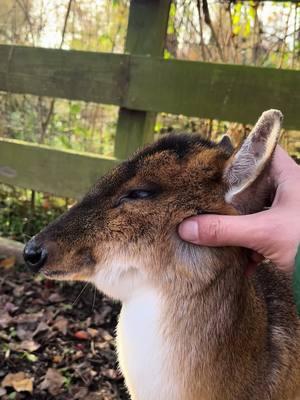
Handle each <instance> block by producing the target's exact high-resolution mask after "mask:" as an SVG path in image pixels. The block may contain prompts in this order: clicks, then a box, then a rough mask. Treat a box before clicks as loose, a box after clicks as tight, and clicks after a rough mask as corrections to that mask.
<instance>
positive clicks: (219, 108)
mask: <svg viewBox="0 0 300 400" xmlns="http://www.w3.org/2000/svg"><path fill="white" fill-rule="evenodd" d="M13 48H14V50H13V51H12V52H11V53H10V49H11V46H4V45H0V90H4V91H11V92H15V93H31V94H36V95H48V96H53V97H61V98H67V99H74V100H77V99H80V100H85V101H94V102H99V103H104V104H114V105H117V106H121V107H125V108H128V109H132V110H138V111H150V112H170V113H174V114H185V115H187V116H198V117H203V118H216V119H223V120H227V121H236V122H242V123H253V122H254V121H255V120H256V118H257V116H258V115H259V114H260V113H261V112H262V111H263V110H265V109H267V108H271V107H273V108H274V107H276V108H279V109H281V110H282V111H283V113H284V114H285V121H284V127H285V128H286V129H299V128H300V113H299V105H300V71H292V70H276V69H271V68H259V67H246V66H240V65H224V64H212V63H202V62H191V61H180V60H163V59H160V58H152V57H147V56H136V55H124V54H123V55H121V54H118V55H116V54H106V53H90V52H76V51H63V50H47V49H38V48H35V49H32V48H25V47H13ZM138 126H140V124H138ZM126 129H128V130H130V129H131V126H130V125H129V124H127V128H126ZM138 134H139V129H135V128H134V129H133V130H132V136H138Z"/></svg>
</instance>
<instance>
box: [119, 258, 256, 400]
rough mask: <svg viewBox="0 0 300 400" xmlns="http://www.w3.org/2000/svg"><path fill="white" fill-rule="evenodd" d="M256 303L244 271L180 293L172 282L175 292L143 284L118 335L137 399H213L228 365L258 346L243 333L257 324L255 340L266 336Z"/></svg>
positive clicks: (129, 301)
mask: <svg viewBox="0 0 300 400" xmlns="http://www.w3.org/2000/svg"><path fill="white" fill-rule="evenodd" d="M253 296H254V293H253V288H252V286H251V284H249V282H248V281H247V280H246V279H245V277H244V276H243V268H242V267H241V266H240V265H236V266H235V267H232V268H227V269H224V270H222V271H221V272H220V273H219V274H218V275H217V276H216V277H215V279H214V280H212V281H211V282H210V283H209V284H208V285H207V286H206V287H204V288H203V285H201V284H200V282H199V284H198V283H197V279H195V281H193V282H189V284H187V285H182V284H181V285H180V286H178V288H177V290H176V289H174V282H172V285H170V287H169V288H168V287H166V286H164V288H162V287H161V288H159V287H157V286H156V285H150V284H144V285H142V286H141V287H140V288H139V290H138V291H136V292H135V293H134V295H133V296H131V297H129V298H128V299H127V300H126V301H125V302H123V307H122V311H121V315H120V320H119V324H118V329H117V333H118V335H117V337H118V338H117V344H118V346H117V347H118V354H119V361H120V366H121V369H122V371H123V373H124V375H125V380H126V383H127V385H128V388H129V391H130V393H131V396H132V399H133V400H154V399H155V400H159V399H164V400H167V399H173V400H177V399H182V398H185V399H186V400H189V399H194V398H197V400H198V399H199V400H208V399H214V398H215V397H216V396H215V395H216V392H217V391H218V390H220V388H219V387H218V385H217V381H218V380H219V381H222V379H223V376H222V374H223V371H224V370H227V371H228V366H230V365H231V364H229V362H230V360H229V358H230V357H231V359H232V357H233V355H234V357H235V356H236V358H237V359H236V362H237V363H238V362H240V357H241V355H239V354H238V353H239V351H241V352H244V353H247V348H249V346H250V348H251V346H252V343H249V336H247V333H245V332H248V331H249V327H250V326H251V324H252V327H251V329H252V331H254V332H256V331H257V332H256V334H255V335H254V336H253V337H254V340H258V341H259V335H260V334H263V332H261V329H257V328H256V327H255V315H254V307H253V306H252V302H253ZM243 332H244V333H243ZM237 341H238V342H237ZM236 345H238V348H236ZM258 347H259V346H258ZM224 349H226V351H224ZM249 352H250V349H249ZM241 359H242V357H241ZM216 360H217V362H216ZM231 361H232V360H231ZM220 385H221V384H220ZM183 393H184V394H183ZM188 393H190V394H188ZM193 393H196V394H195V396H196V397H195V396H194V395H193ZM216 398H217V397H216Z"/></svg>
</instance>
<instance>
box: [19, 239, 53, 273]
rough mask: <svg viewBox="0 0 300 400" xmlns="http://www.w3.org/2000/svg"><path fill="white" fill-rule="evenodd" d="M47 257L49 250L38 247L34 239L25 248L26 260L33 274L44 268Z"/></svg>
mask: <svg viewBox="0 0 300 400" xmlns="http://www.w3.org/2000/svg"><path fill="white" fill-rule="evenodd" d="M47 256H48V252H47V250H46V249H45V248H43V247H42V246H39V245H37V243H36V242H35V240H34V239H31V240H30V241H29V242H28V243H27V244H26V246H25V248H24V252H23V257H24V260H25V262H26V264H27V266H28V267H29V268H30V269H31V270H32V271H33V272H38V271H39V270H40V269H41V268H42V266H43V265H44V264H45V262H46V260H47Z"/></svg>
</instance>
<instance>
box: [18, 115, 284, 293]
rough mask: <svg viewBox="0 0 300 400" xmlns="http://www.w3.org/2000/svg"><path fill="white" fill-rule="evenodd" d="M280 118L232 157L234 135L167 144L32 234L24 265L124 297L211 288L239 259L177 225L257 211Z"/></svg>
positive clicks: (264, 124)
mask: <svg viewBox="0 0 300 400" xmlns="http://www.w3.org/2000/svg"><path fill="white" fill-rule="evenodd" d="M281 121H282V114H281V113H280V111H277V110H269V111H266V112H265V113H263V114H262V116H261V117H260V119H259V120H258V122H257V124H256V125H255V127H254V128H253V130H252V132H251V133H250V135H249V136H248V138H247V139H246V140H245V141H244V143H243V144H242V145H241V147H240V148H239V149H237V150H236V151H233V150H232V149H231V146H230V145H229V144H228V139H225V142H224V141H222V142H220V143H219V144H215V143H212V142H210V141H207V140H204V139H202V138H201V137H199V136H188V135H179V136H168V137H164V138H162V139H161V140H159V141H158V142H156V143H154V144H152V145H150V146H148V147H146V148H145V149H144V150H142V151H140V152H138V153H137V154H136V155H135V156H134V157H133V158H132V159H130V160H129V161H125V162H123V163H122V164H120V165H119V166H118V167H117V168H116V169H114V170H113V171H112V172H111V173H110V174H108V175H106V176H105V177H104V178H102V179H101V180H100V181H99V182H98V183H96V185H95V186H94V187H93V188H92V189H91V190H90V191H89V193H88V194H87V195H86V196H85V197H84V198H83V200H82V201H81V202H79V203H78V204H76V205H75V206H73V207H72V208H71V209H70V210H69V211H68V212H66V213H65V214H64V215H62V216H61V217H60V218H59V219H57V220H56V221H54V222H53V223H52V224H50V225H49V226H48V227H46V228H45V229H44V230H43V231H42V232H40V233H39V234H38V235H36V236H35V237H34V238H32V239H31V240H30V241H29V242H28V243H27V245H26V248H25V251H24V258H25V261H26V262H27V264H28V265H29V266H30V267H31V268H32V269H33V270H34V271H40V272H42V273H43V274H44V275H45V276H46V277H49V278H54V279H62V280H83V281H91V282H94V283H95V284H96V285H97V286H98V288H99V289H100V290H102V291H104V292H105V293H106V294H108V295H110V296H112V297H115V298H118V299H121V300H124V299H126V298H127V297H128V296H130V295H131V294H132V293H133V292H134V291H135V290H138V288H139V287H140V285H141V283H142V282H144V283H147V282H148V283H149V282H156V284H158V285H164V284H170V283H171V284H172V285H175V284H177V283H179V284H188V282H191V281H193V280H195V279H196V280H198V282H200V283H201V284H207V283H208V282H210V281H211V280H212V279H213V278H214V276H215V275H216V274H218V273H219V272H220V269H222V268H224V262H226V261H224V260H225V259H227V260H229V261H227V262H230V260H231V258H230V257H231V256H230V254H232V257H236V253H235V252H234V250H230V249H227V250H226V249H225V250H224V249H208V248H204V247H197V246H193V245H192V244H187V243H185V242H183V241H182V240H180V239H179V236H178V235H177V227H178V224H179V223H180V222H181V221H182V220H183V219H185V218H187V217H189V216H192V215H196V214H202V213H220V214H238V213H241V212H254V211H258V210H260V209H261V208H262V207H263V206H264V204H265V201H266V195H265V190H264V186H265V183H266V179H265V176H266V167H267V165H268V163H269V161H270V158H271V156H272V153H273V150H274V148H275V146H276V143H277V141H278V138H279V134H280V128H281ZM254 194H255V195H254ZM254 197H255V198H254ZM224 252H227V253H226V254H227V255H228V254H229V253H228V252H231V253H230V254H229V256H228V257H224Z"/></svg>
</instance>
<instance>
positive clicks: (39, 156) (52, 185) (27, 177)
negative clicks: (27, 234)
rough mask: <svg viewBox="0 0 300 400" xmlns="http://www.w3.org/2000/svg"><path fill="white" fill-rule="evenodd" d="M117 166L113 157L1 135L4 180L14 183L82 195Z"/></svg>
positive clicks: (0, 169) (0, 164)
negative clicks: (52, 146) (64, 149)
mask: <svg viewBox="0 0 300 400" xmlns="http://www.w3.org/2000/svg"><path fill="white" fill-rule="evenodd" d="M116 165H117V160H115V159H113V158H106V157H99V156H97V155H93V154H88V153H78V152H74V151H62V150H55V149H53V148H50V147H47V146H41V145H36V144H29V143H26V142H21V141H18V140H9V139H2V138H0V182H3V183H7V184H10V185H14V186H20V187H25V188H28V189H34V190H38V191H41V192H49V193H54V194H57V195H59V196H62V197H72V198H80V197H82V196H83V195H84V194H85V193H86V191H87V190H88V188H89V187H90V186H91V185H92V184H94V183H95V182H96V181H97V179H98V178H99V177H100V176H101V175H104V174H105V173H106V172H107V171H109V170H110V169H111V168H113V167H114V166H116Z"/></svg>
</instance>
